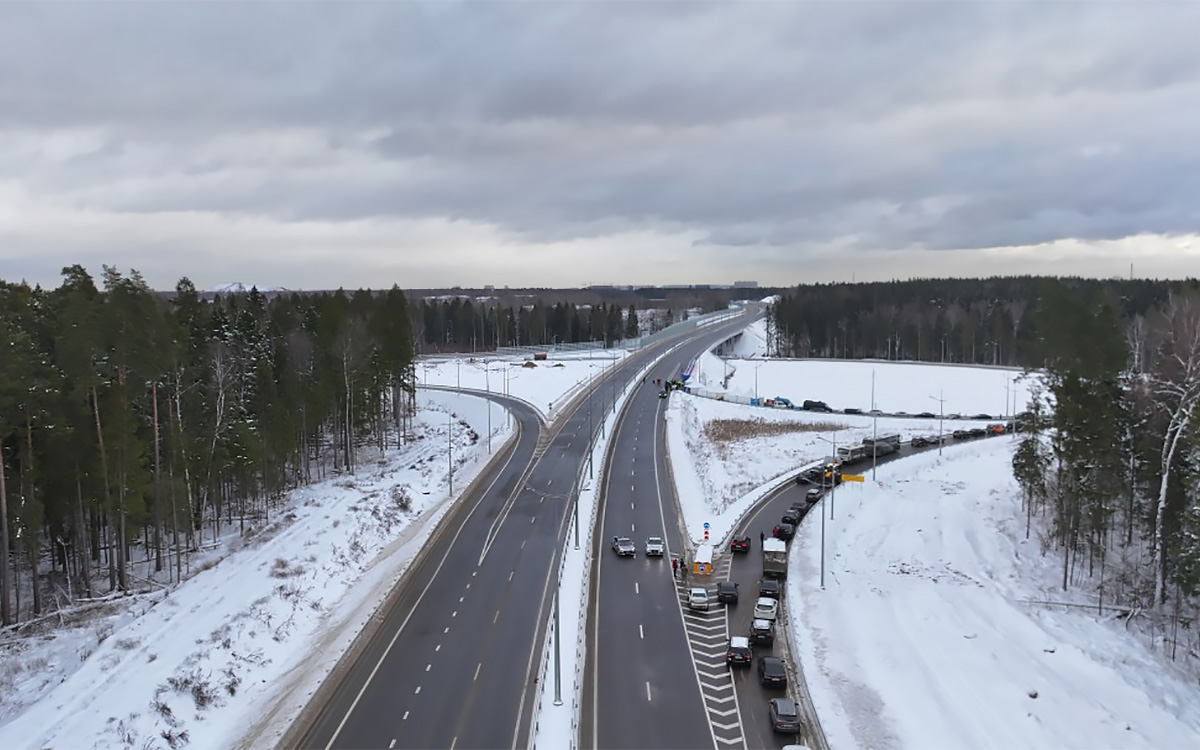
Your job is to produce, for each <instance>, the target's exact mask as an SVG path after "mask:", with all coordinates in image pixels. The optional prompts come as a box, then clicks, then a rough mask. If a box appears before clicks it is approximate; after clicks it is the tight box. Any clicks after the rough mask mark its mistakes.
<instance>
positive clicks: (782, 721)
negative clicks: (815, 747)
mask: <svg viewBox="0 0 1200 750" xmlns="http://www.w3.org/2000/svg"><path fill="white" fill-rule="evenodd" d="M769 703H770V714H771V729H773V730H775V731H776V732H783V733H785V734H799V733H800V709H799V708H798V707H797V706H796V701H794V700H792V699H791V698H772V699H771V700H770V701H769Z"/></svg>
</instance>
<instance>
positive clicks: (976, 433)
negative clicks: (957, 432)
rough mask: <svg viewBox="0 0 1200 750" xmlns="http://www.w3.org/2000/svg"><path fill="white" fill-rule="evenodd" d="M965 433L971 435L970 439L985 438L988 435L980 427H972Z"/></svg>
mask: <svg viewBox="0 0 1200 750" xmlns="http://www.w3.org/2000/svg"><path fill="white" fill-rule="evenodd" d="M967 432H969V433H971V437H973V438H981V437H987V434H988V433H987V430H985V429H983V428H982V427H972V428H971V429H969V430H967Z"/></svg>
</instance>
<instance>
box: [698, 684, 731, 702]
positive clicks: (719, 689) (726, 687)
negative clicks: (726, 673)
mask: <svg viewBox="0 0 1200 750" xmlns="http://www.w3.org/2000/svg"><path fill="white" fill-rule="evenodd" d="M700 684H701V685H703V686H704V687H706V688H708V689H709V690H712V691H713V692H716V693H720V692H724V691H726V690H730V691H732V690H733V683H732V682H731V683H729V684H728V685H714V684H712V683H711V682H705V681H704V680H700ZM704 697H705V698H708V699H711V700H726V701H731V700H733V696H732V695H730V696H729V697H728V698H720V699H718V698H712V697H711V696H708V695H706V696H704Z"/></svg>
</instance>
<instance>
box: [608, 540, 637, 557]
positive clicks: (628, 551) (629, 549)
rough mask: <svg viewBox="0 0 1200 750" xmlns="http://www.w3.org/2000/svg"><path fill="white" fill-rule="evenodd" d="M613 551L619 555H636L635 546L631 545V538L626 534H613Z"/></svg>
mask: <svg viewBox="0 0 1200 750" xmlns="http://www.w3.org/2000/svg"><path fill="white" fill-rule="evenodd" d="M612 548H613V552H616V553H617V554H618V555H619V556H621V557H634V556H636V555H637V547H634V546H633V540H632V539H630V538H629V537H627V536H614V537H613V538H612Z"/></svg>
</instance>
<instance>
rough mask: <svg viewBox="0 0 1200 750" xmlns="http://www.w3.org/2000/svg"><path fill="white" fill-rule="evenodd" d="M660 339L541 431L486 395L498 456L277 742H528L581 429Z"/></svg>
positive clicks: (529, 417)
mask: <svg viewBox="0 0 1200 750" xmlns="http://www.w3.org/2000/svg"><path fill="white" fill-rule="evenodd" d="M744 324H745V323H744V319H743V322H742V323H741V325H744ZM726 325H728V324H726ZM708 330H712V329H700V331H702V332H705V331H708ZM667 345H669V343H668V344H661V345H657V346H655V347H650V348H648V349H646V350H643V351H640V352H637V353H635V354H634V355H632V356H630V357H628V358H627V359H626V360H625V362H624V363H623V364H622V365H621V366H620V367H618V369H617V370H616V372H615V373H613V374H611V375H610V376H609V377H608V378H607V379H606V381H605V382H601V383H599V384H598V385H597V387H596V388H595V390H593V391H592V392H591V393H589V394H587V395H586V396H585V397H584V399H583V401H582V403H581V404H580V405H579V407H578V408H576V409H575V410H574V411H573V412H572V413H571V414H569V415H567V416H565V417H562V418H561V419H560V420H559V421H558V422H556V423H555V424H554V426H553V429H551V430H549V431H544V430H542V429H541V425H540V423H539V418H538V416H537V414H536V413H535V412H534V411H533V410H532V409H531V408H530V407H529V406H528V405H525V404H523V403H521V402H518V401H515V400H506V399H504V398H503V397H500V396H497V395H496V394H492V397H493V398H494V399H496V400H498V401H507V404H508V406H509V408H510V409H512V410H513V413H514V415H515V417H516V419H517V421H518V423H519V425H520V430H521V432H520V437H519V439H518V441H517V444H516V446H515V447H514V448H513V449H512V453H511V455H510V456H508V457H507V458H506V459H505V460H504V461H503V462H502V463H501V464H500V465H498V466H496V467H493V468H492V469H489V470H488V471H487V472H485V474H484V476H482V477H481V481H479V482H477V483H476V489H475V490H474V491H472V492H471V493H470V494H469V495H468V496H466V497H464V498H462V500H461V501H460V502H459V504H458V505H457V506H456V508H455V509H454V510H453V511H452V513H451V514H450V516H449V517H448V518H447V519H446V521H445V522H443V524H441V525H440V526H439V531H438V532H437V533H436V534H435V536H434V537H433V538H432V539H431V540H430V542H429V544H428V545H427V547H426V549H425V550H423V552H422V556H421V558H420V559H419V561H418V562H417V564H415V565H414V567H413V569H411V570H410V571H409V573H408V574H407V575H406V576H405V577H404V580H403V581H401V583H400V584H399V585H398V586H397V588H396V590H395V591H394V592H393V593H392V595H391V598H390V602H389V605H388V606H387V607H386V608H385V611H384V612H383V614H382V621H381V623H380V624H379V626H378V627H377V628H376V629H375V631H374V633H373V634H372V635H371V636H370V637H369V639H368V640H366V642H365V644H364V645H362V647H361V648H360V649H358V650H357V653H356V655H354V656H351V657H347V659H345V660H344V661H343V663H342V664H339V666H338V668H337V669H336V670H335V672H334V674H333V675H332V676H331V681H330V683H329V685H327V686H323V688H322V690H321V691H319V692H318V694H317V695H316V696H314V699H313V702H312V704H311V705H310V706H309V707H308V709H306V711H305V712H304V714H303V716H302V717H301V719H300V721H298V722H297V727H295V728H294V730H293V732H294V734H295V737H294V738H293V737H285V738H284V742H285V744H290V745H296V746H300V747H305V748H332V747H337V748H456V749H460V748H462V749H465V748H496V747H514V748H515V747H525V746H527V745H528V743H529V731H530V718H531V713H532V710H533V708H534V706H535V705H536V700H537V695H536V690H537V686H536V684H535V677H536V675H537V669H538V668H539V666H540V665H539V664H538V656H539V655H540V653H541V649H542V645H543V643H544V640H545V628H546V624H547V620H548V614H549V604H550V602H551V598H552V597H551V595H552V591H551V589H550V582H551V581H552V580H553V575H552V571H554V570H555V569H556V568H557V565H558V559H559V555H560V554H561V550H562V544H563V540H564V535H565V531H566V528H567V525H568V520H569V515H570V505H571V504H570V501H569V498H570V497H571V496H572V490H573V488H574V483H575V481H576V480H577V478H578V477H579V474H580V470H581V468H582V467H583V465H584V464H583V461H584V457H585V454H586V452H587V446H588V443H589V436H590V430H592V429H594V428H595V427H596V426H597V425H598V422H599V419H598V416H599V412H600V411H601V410H603V409H605V408H608V407H609V405H610V404H611V403H612V401H613V394H614V392H615V391H614V389H619V388H620V387H621V386H622V385H623V384H624V382H627V381H628V379H629V378H630V377H632V376H633V373H635V372H636V371H637V369H638V368H640V367H642V366H644V364H645V363H646V362H649V361H650V360H651V359H652V358H653V357H654V356H657V354H659V353H661V351H662V350H663V347H664V346H667ZM667 565H668V566H669V562H668V563H667Z"/></svg>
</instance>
